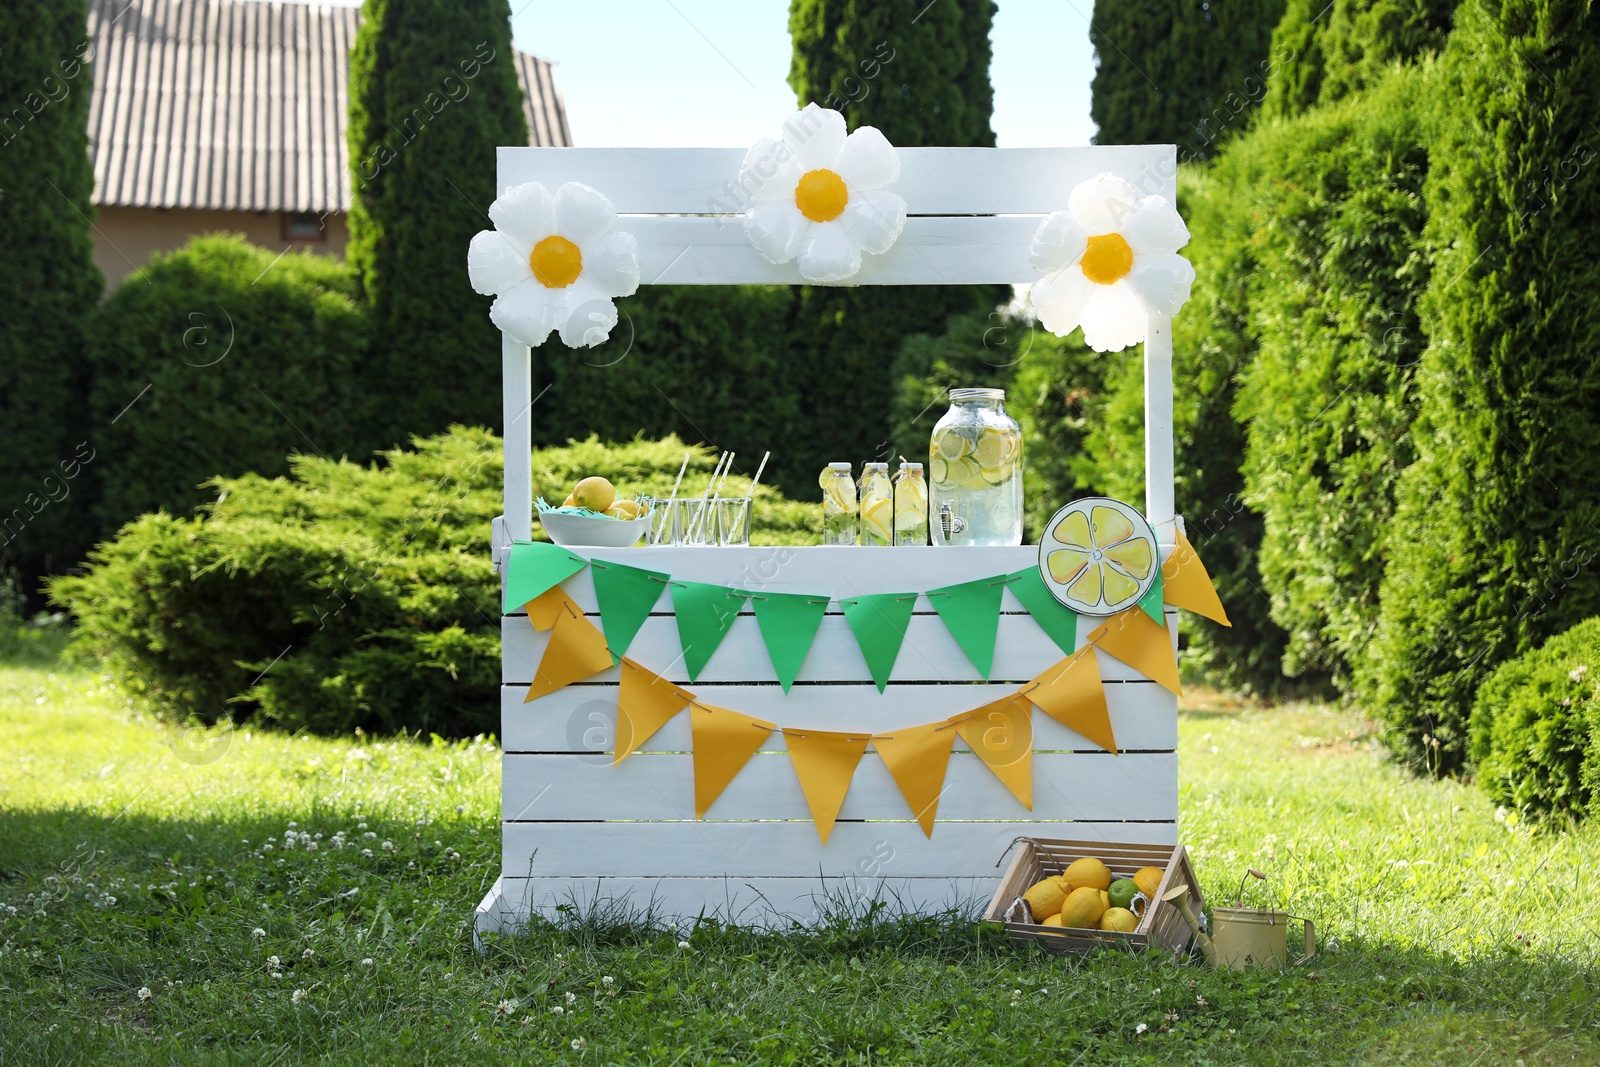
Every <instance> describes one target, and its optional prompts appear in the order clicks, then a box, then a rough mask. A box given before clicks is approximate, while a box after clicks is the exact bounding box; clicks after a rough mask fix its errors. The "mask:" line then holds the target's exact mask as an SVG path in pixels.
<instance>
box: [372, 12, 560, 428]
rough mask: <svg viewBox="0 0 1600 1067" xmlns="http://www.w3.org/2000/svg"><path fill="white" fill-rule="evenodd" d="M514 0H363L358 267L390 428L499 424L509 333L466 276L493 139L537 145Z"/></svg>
mask: <svg viewBox="0 0 1600 1067" xmlns="http://www.w3.org/2000/svg"><path fill="white" fill-rule="evenodd" d="M510 18H511V10H510V6H509V4H508V2H507V0H366V3H365V4H364V5H363V7H362V23H361V29H360V31H359V32H358V33H357V34H356V41H355V46H354V47H353V48H352V49H351V52H350V128H349V138H350V170H351V185H352V188H353V189H354V191H355V203H354V204H353V205H352V207H351V211H350V248H349V252H348V257H349V262H350V265H351V266H352V267H353V268H354V269H355V271H356V273H357V276H358V277H359V279H360V282H361V287H362V290H363V292H364V293H365V295H366V298H367V300H368V301H369V302H370V304H371V306H372V325H373V329H374V330H375V333H376V340H375V343H374V345H373V350H374V352H376V353H378V355H375V356H374V360H375V366H374V367H373V371H374V374H373V388H374V391H375V395H376V396H377V398H378V407H379V409H380V411H381V412H382V413H383V416H384V417H383V419H382V423H381V426H382V430H383V435H384V436H386V437H387V438H388V439H390V440H395V441H399V440H401V439H403V438H404V437H405V436H407V435H410V434H426V433H433V432H435V431H438V430H442V429H444V428H445V427H447V426H448V425H449V424H451V423H453V422H465V423H480V424H483V425H487V426H497V425H499V422H500V391H499V389H498V388H495V387H494V383H495V382H497V381H498V380H499V376H500V337H499V333H498V331H497V330H495V328H494V326H493V325H492V324H491V323H490V322H489V316H488V308H487V306H486V302H485V301H484V299H483V298H482V297H480V296H478V295H477V294H475V293H474V292H473V291H472V286H471V284H470V283H469V282H468V280H467V245H468V243H469V242H470V241H471V240H472V235H473V234H475V233H477V232H478V231H479V230H481V229H483V228H485V227H486V226H488V225H489V223H488V220H487V216H486V215H485V212H486V211H487V210H488V208H489V204H490V203H491V202H492V201H493V200H494V198H495V193H496V190H495V179H494V174H495V148H496V147H497V146H499V145H525V144H527V143H528V125H527V120H526V119H525V118H524V117H523V112H522V95H521V90H520V88H519V87H518V83H517V76H516V69H515V66H514V63H513V58H512V53H511V23H510Z"/></svg>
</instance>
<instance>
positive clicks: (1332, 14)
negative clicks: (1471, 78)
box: [1261, 0, 1459, 117]
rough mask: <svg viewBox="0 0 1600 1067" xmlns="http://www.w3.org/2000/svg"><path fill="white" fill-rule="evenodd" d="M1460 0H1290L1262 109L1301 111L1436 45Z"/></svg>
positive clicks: (1362, 85)
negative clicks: (1330, 0) (1329, 0)
mask: <svg viewBox="0 0 1600 1067" xmlns="http://www.w3.org/2000/svg"><path fill="white" fill-rule="evenodd" d="M1457 3H1459V0H1333V2H1332V3H1329V2H1328V0H1288V7H1287V9H1286V10H1285V11H1284V13H1283V19H1282V21H1280V22H1279V23H1278V27H1277V29H1276V30H1274V31H1273V34H1272V52H1273V55H1274V57H1275V63H1274V69H1273V72H1272V77H1271V79H1270V80H1269V82H1268V86H1267V96H1266V99H1265V100H1264V101H1262V104H1261V113H1262V114H1263V115H1265V116H1269V117H1282V116H1287V115H1301V114H1304V113H1305V112H1306V111H1308V110H1310V109H1311V108H1312V107H1315V106H1316V105H1318V104H1331V103H1334V102H1336V101H1339V100H1343V99H1344V98H1345V97H1347V96H1350V95H1352V94H1354V93H1358V92H1360V91H1361V90H1363V89H1366V88H1369V87H1371V86H1373V85H1376V84H1377V83H1378V82H1380V81H1382V80H1383V78H1384V76H1385V75H1386V74H1387V72H1388V70H1389V69H1390V67H1392V66H1393V65H1394V64H1395V63H1397V62H1403V61H1409V60H1412V59H1416V58H1418V57H1419V56H1423V55H1427V54H1430V53H1434V52H1438V51H1439V50H1440V49H1441V48H1443V47H1444V43H1445V39H1446V38H1447V37H1448V36H1449V33H1450V24H1451V21H1452V18H1453V16H1454V14H1455V8H1456V5H1457Z"/></svg>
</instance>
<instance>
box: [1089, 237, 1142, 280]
mask: <svg viewBox="0 0 1600 1067" xmlns="http://www.w3.org/2000/svg"><path fill="white" fill-rule="evenodd" d="M1079 262H1081V263H1082V264H1083V276H1084V277H1085V278H1088V279H1089V280H1090V281H1091V282H1094V283H1095V284H1096V285H1110V284H1111V283H1112V282H1115V281H1120V280H1121V279H1122V278H1124V277H1125V276H1126V275H1127V273H1128V272H1129V271H1130V270H1132V269H1133V249H1131V248H1129V247H1128V242H1127V241H1126V240H1125V239H1124V238H1123V236H1122V234H1120V233H1102V234H1097V235H1096V236H1094V237H1091V238H1089V247H1088V248H1086V249H1084V251H1083V259H1082V260H1080V261H1079Z"/></svg>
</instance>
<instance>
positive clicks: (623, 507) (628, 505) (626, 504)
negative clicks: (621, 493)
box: [606, 500, 639, 521]
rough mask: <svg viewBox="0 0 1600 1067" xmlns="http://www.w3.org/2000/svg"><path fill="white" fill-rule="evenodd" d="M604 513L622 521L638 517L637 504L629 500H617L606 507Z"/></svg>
mask: <svg viewBox="0 0 1600 1067" xmlns="http://www.w3.org/2000/svg"><path fill="white" fill-rule="evenodd" d="M606 514H607V515H610V516H611V517H612V518H613V519H622V520H624V521H627V520H629V519H637V518H638V517H639V505H638V504H635V503H634V502H633V501H631V500H619V501H617V502H616V503H615V504H612V505H611V506H610V507H609V508H606Z"/></svg>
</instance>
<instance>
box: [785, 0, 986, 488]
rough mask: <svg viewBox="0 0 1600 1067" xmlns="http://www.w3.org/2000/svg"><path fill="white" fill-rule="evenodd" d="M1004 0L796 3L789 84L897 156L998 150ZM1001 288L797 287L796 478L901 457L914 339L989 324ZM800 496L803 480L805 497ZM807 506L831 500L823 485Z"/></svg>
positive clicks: (791, 370) (793, 358)
mask: <svg viewBox="0 0 1600 1067" xmlns="http://www.w3.org/2000/svg"><path fill="white" fill-rule="evenodd" d="M994 11H995V5H994V0H972V2H969V3H962V4H932V5H927V6H926V7H924V6H923V5H915V6H913V5H908V4H863V3H858V2H856V0H790V5H789V32H790V35H791V36H792V37H793V39H794V58H793V62H792V63H791V65H790V68H789V84H790V86H791V87H792V88H793V89H794V91H795V95H796V96H797V97H798V98H799V103H800V105H801V106H802V107H803V106H804V105H806V104H807V103H810V102H812V101H815V102H816V103H817V104H819V105H821V106H823V107H828V108H835V109H837V110H839V111H842V112H843V113H844V116H845V120H846V122H848V124H849V125H850V128H851V129H855V128H856V127H858V126H875V127H877V128H878V129H880V130H882V131H883V133H884V136H886V137H888V139H889V141H890V143H891V144H894V145H897V146H899V147H902V148H904V147H910V146H913V145H949V146H954V147H967V146H992V145H993V144H994V131H993V130H992V129H991V128H990V125H989V117H990V113H991V112H992V111H993V108H994V92H993V90H992V89H991V88H990V85H989V61H990V46H989V31H990V28H991V26H992V24H993V21H994ZM1005 298H1006V293H1005V291H1004V289H1003V287H1000V286H987V285H980V286H948V285H944V286H940V285H919V286H887V287H886V286H865V287H861V288H850V287H842V286H797V287H796V288H795V289H794V293H793V297H792V299H793V301H794V310H793V317H792V320H791V327H790V328H791V333H790V336H791V337H792V338H793V340H792V342H791V349H790V355H789V362H788V372H787V373H788V374H790V375H792V376H793V380H794V381H795V383H796V385H797V386H798V389H799V394H800V413H801V415H802V417H803V418H805V419H806V433H805V435H804V437H802V438H801V439H800V440H799V441H797V442H796V448H795V455H794V459H793V464H792V465H793V467H794V468H795V469H798V470H804V471H810V472H811V477H810V480H811V482H812V483H815V482H816V476H817V472H818V471H820V470H821V469H822V467H823V465H824V464H826V463H829V462H833V461H835V460H838V461H845V460H848V461H849V462H851V463H854V464H860V463H863V462H865V461H867V460H888V459H890V458H891V457H892V455H893V451H892V447H891V443H890V442H891V435H892V433H893V428H892V427H891V426H890V425H889V424H888V422H887V417H888V415H889V410H890V407H891V402H892V401H891V398H892V397H893V395H894V392H895V390H896V384H897V376H896V374H895V372H894V370H893V365H894V362H895V355H896V353H897V352H898V351H899V349H900V345H901V342H902V341H904V340H905V338H907V337H909V336H911V335H913V334H917V333H928V334H934V335H937V334H939V333H942V332H943V331H944V329H945V322H946V320H947V319H948V318H949V317H950V316H951V315H955V314H961V313H965V312H969V311H973V310H977V311H978V312H979V313H980V314H982V313H986V312H988V311H990V310H993V308H994V307H995V306H996V305H998V304H999V303H1001V302H1002V301H1003V300H1005ZM794 488H795V491H796V492H800V491H801V489H802V488H803V482H802V483H801V484H798V485H795V487H794ZM807 492H808V494H809V495H811V496H814V497H816V498H817V499H820V495H821V490H820V489H818V488H816V487H815V485H814V484H813V486H812V487H811V488H810V489H809V490H807Z"/></svg>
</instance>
